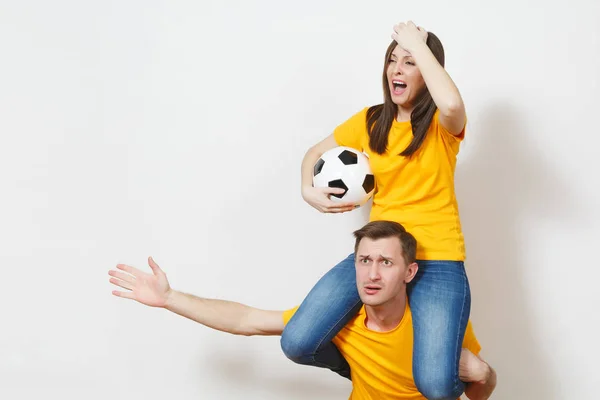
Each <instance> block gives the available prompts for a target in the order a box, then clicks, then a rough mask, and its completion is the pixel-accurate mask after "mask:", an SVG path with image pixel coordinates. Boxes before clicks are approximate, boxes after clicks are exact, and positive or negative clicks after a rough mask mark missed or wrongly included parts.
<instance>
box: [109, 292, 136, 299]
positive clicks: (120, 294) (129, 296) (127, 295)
mask: <svg viewBox="0 0 600 400" xmlns="http://www.w3.org/2000/svg"><path fill="white" fill-rule="evenodd" d="M112 294H113V295H115V296H117V297H123V298H125V299H131V300H135V297H134V295H133V293H132V292H122V291H120V290H113V291H112Z"/></svg>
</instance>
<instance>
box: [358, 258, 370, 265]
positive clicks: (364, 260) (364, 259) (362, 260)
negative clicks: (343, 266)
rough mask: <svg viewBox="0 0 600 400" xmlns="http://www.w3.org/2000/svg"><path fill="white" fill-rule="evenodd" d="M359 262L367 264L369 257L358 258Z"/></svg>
mask: <svg viewBox="0 0 600 400" xmlns="http://www.w3.org/2000/svg"><path fill="white" fill-rule="evenodd" d="M360 262H361V264H368V263H369V259H368V258H363V259H361V260H360Z"/></svg>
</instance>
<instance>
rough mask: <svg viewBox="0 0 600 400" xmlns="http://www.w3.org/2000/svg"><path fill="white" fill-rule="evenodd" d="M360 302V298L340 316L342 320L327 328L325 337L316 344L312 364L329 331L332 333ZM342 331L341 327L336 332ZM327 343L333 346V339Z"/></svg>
mask: <svg viewBox="0 0 600 400" xmlns="http://www.w3.org/2000/svg"><path fill="white" fill-rule="evenodd" d="M360 302H361V300H360V298H359V299H358V300H357V301H356V303H354V305H353V306H352V307H350V309H349V310H348V311H346V313H345V314H344V315H343V316H342V318H340V319H339V320H338V321H337V322H336V323H335V324H334V325H333V326H332V327H331V328H329V330H328V331H327V332H326V333H325V335H323V337H322V338H321V340H319V343H318V345H317V351H316V352H315V353H314V354H313V356H312V361H313V362H316V359H315V357H316V355H317V353H318V352H319V350H320V349H321V346H322V345H323V342H324V341H325V338H326V337H327V336H328V335H329V334H330V333H331V331H333V330H334V328H335V327H336V326H338V325H339V324H340V322H341V321H343V320H344V319H345V318H346V317H347V316H348V314H350V311H352V310H354V308H356V306H357V305H358V304H360ZM342 329H344V327H343V326H342V327H341V328H340V329H339V330H338V332H339V331H341V330H342ZM329 342H330V343H332V344H333V338H331V339H330V340H329V341H328V343H329ZM334 346H335V344H334Z"/></svg>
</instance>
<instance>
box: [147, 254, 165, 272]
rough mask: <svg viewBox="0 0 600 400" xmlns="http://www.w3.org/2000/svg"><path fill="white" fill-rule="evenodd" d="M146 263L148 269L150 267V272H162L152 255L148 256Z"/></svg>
mask: <svg viewBox="0 0 600 400" xmlns="http://www.w3.org/2000/svg"><path fill="white" fill-rule="evenodd" d="M148 265H149V266H150V269H152V272H154V273H157V272H162V270H161V269H160V267H159V266H158V264H157V263H156V262H155V261H154V259H153V258H152V257H148Z"/></svg>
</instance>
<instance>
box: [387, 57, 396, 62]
mask: <svg viewBox="0 0 600 400" xmlns="http://www.w3.org/2000/svg"><path fill="white" fill-rule="evenodd" d="M388 62H389V63H393V62H396V60H394V59H393V58H390V59H389V60H388Z"/></svg>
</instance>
